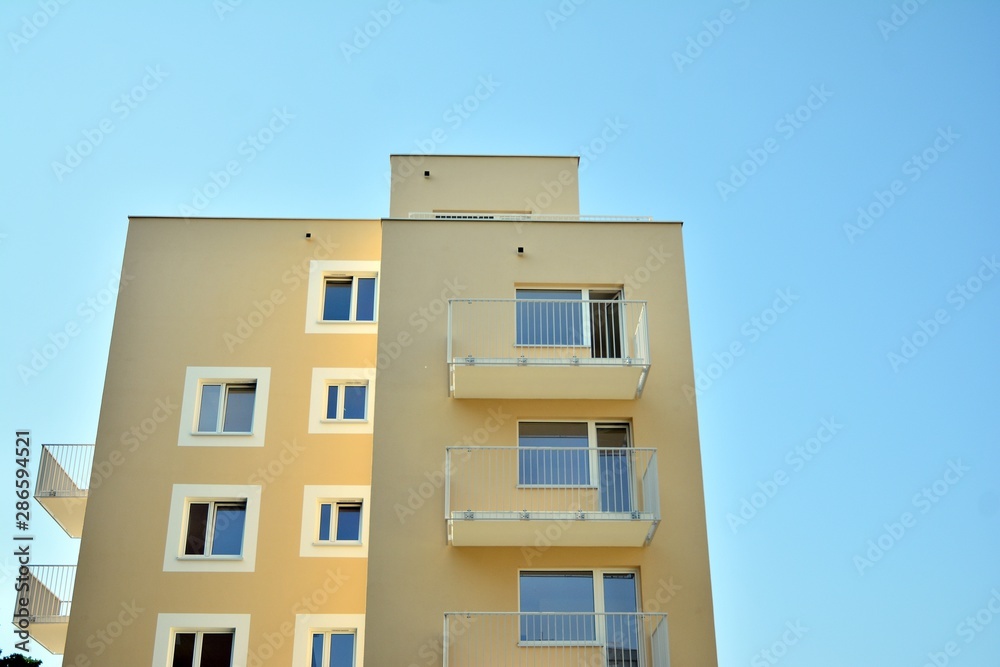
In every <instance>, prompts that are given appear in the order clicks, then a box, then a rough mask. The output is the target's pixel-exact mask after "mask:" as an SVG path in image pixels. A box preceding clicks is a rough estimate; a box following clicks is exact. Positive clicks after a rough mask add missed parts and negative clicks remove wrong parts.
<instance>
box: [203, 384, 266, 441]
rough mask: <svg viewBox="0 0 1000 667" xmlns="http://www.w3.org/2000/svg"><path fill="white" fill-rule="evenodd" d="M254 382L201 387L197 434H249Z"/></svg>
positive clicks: (250, 431)
mask: <svg viewBox="0 0 1000 667" xmlns="http://www.w3.org/2000/svg"><path fill="white" fill-rule="evenodd" d="M256 394H257V383H256V382H241V383H237V382H232V383H226V382H224V383H219V384H215V383H207V384H203V385H201V401H200V402H199V404H198V432H199V433H252V432H253V404H254V397H255V396H256Z"/></svg>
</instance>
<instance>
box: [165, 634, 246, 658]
mask: <svg viewBox="0 0 1000 667" xmlns="http://www.w3.org/2000/svg"><path fill="white" fill-rule="evenodd" d="M235 634H236V631H235V630H230V631H223V632H177V633H175V634H174V645H173V651H172V655H171V657H170V665H171V667H231V665H232V664H233V639H234V637H235Z"/></svg>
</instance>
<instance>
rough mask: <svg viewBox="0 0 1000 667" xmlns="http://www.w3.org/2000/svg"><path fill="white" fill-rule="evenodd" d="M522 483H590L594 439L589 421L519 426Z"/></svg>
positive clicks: (524, 484)
mask: <svg viewBox="0 0 1000 667" xmlns="http://www.w3.org/2000/svg"><path fill="white" fill-rule="evenodd" d="M517 446H518V447H520V448H521V449H520V451H519V456H518V480H517V481H518V484H520V485H522V486H588V485H589V484H590V453H589V451H588V450H589V447H590V440H589V429H588V425H587V423H586V422H521V423H520V424H518V429H517Z"/></svg>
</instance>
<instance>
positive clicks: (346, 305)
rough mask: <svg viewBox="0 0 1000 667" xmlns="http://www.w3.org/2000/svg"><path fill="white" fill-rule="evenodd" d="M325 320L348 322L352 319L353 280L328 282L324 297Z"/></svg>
mask: <svg viewBox="0 0 1000 667" xmlns="http://www.w3.org/2000/svg"><path fill="white" fill-rule="evenodd" d="M323 319H324V320H332V321H339V322H346V321H347V320H349V319H351V279H350V278H347V279H346V280H339V279H338V280H327V281H326V290H325V294H324V296H323Z"/></svg>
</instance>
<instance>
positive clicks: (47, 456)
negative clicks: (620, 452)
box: [35, 445, 94, 537]
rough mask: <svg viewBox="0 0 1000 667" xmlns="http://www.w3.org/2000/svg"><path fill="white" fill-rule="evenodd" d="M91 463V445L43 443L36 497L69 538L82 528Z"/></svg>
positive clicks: (92, 450) (92, 453)
mask: <svg viewBox="0 0 1000 667" xmlns="http://www.w3.org/2000/svg"><path fill="white" fill-rule="evenodd" d="M93 463H94V446H93V445H42V456H41V459H40V460H39V462H38V479H37V481H36V482H35V500H37V501H38V504H39V505H41V506H42V507H44V508H45V511H46V512H48V513H49V514H50V515H51V516H52V518H53V519H55V520H56V523H58V524H59V525H60V526H62V528H63V530H65V531H66V533H67V534H68V535H69V536H70V537H80V534H81V532H82V531H83V517H84V515H85V514H86V512H87V490H88V489H89V488H90V469H91V466H92V465H93Z"/></svg>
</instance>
